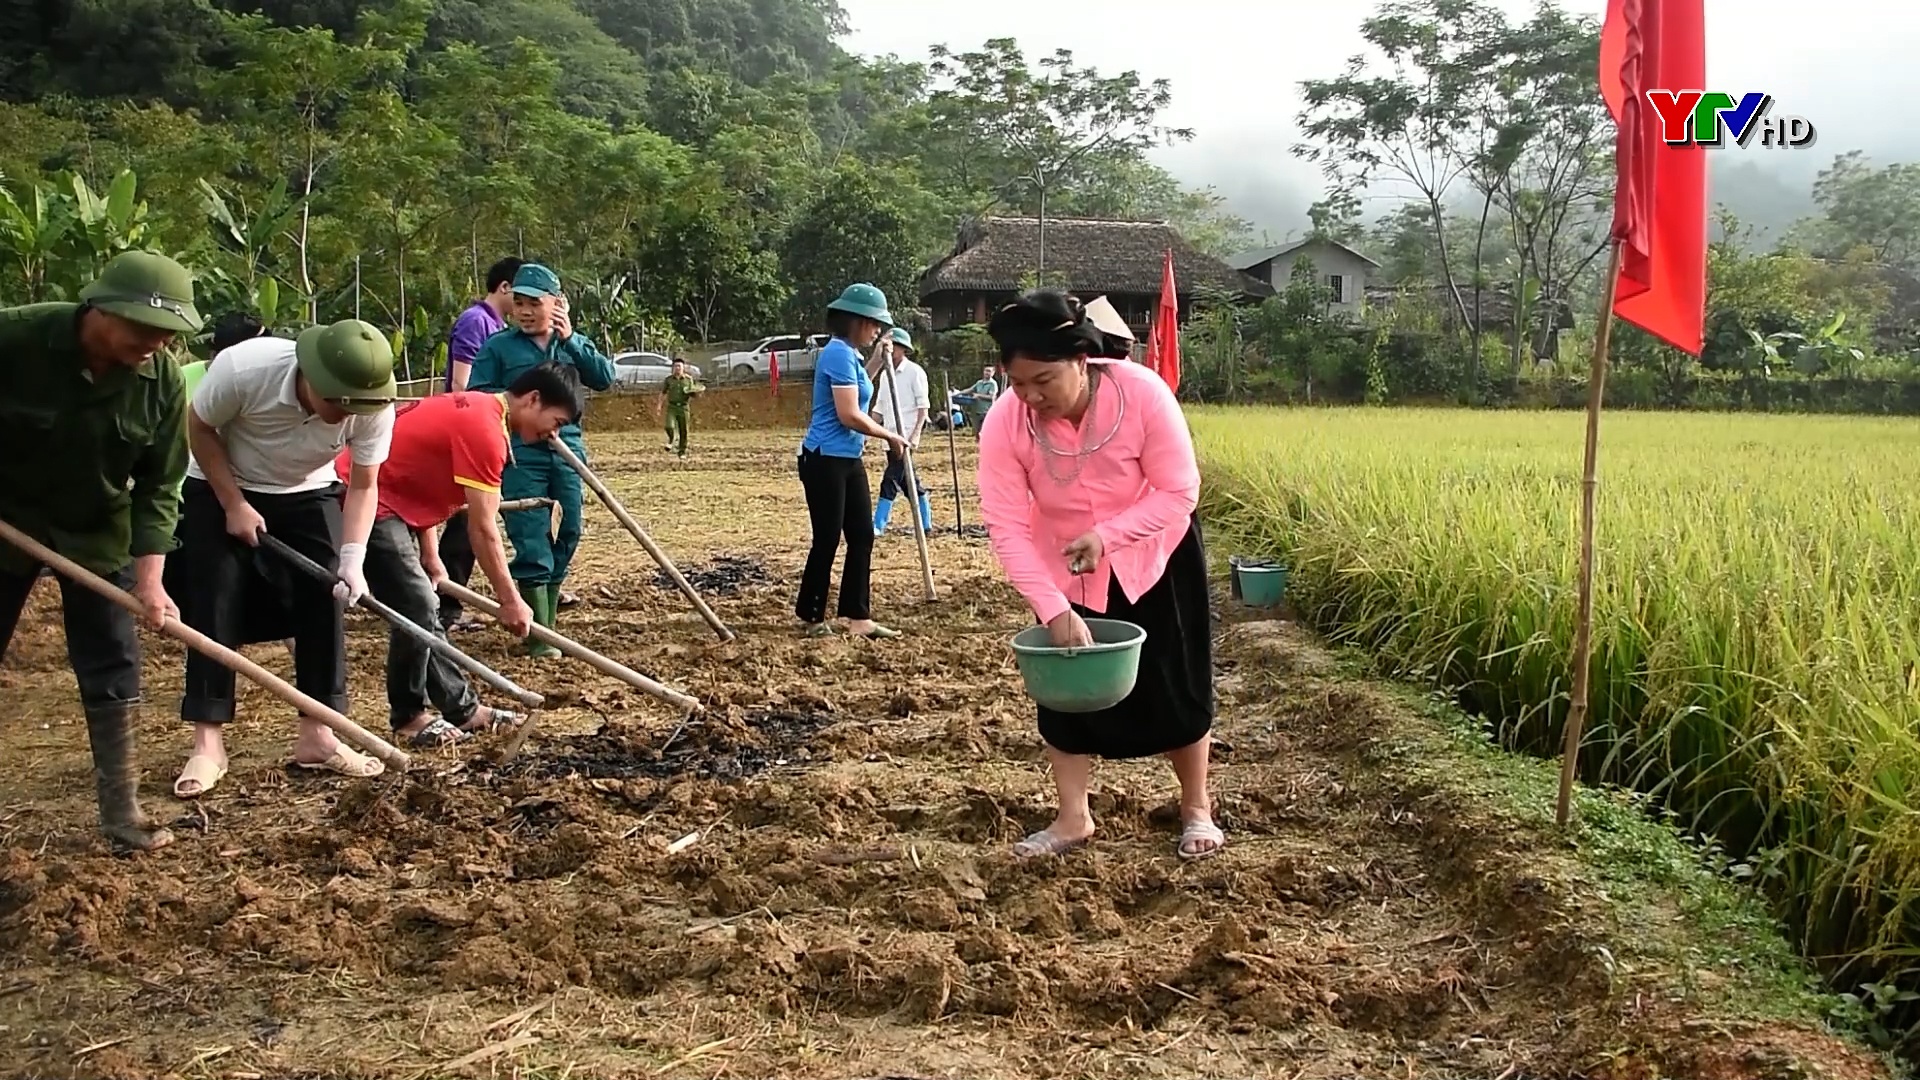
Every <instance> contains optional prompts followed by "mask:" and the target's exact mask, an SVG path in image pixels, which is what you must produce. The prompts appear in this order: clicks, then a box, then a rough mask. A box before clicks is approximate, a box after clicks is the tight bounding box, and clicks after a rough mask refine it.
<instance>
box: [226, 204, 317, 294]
mask: <svg viewBox="0 0 1920 1080" xmlns="http://www.w3.org/2000/svg"><path fill="white" fill-rule="evenodd" d="M200 198H201V201H202V202H203V203H204V204H205V208H206V214H207V222H208V224H209V225H210V226H211V227H212V229H211V231H212V234H213V237H214V239H215V240H216V241H217V242H218V243H219V245H220V247H221V248H222V249H223V250H224V251H226V252H228V253H230V254H231V255H235V256H238V260H237V261H238V262H239V274H238V276H239V278H240V279H241V281H242V282H243V283H244V284H245V286H246V290H247V292H248V293H252V292H253V291H254V287H255V284H256V282H257V281H258V280H259V278H260V277H261V276H262V275H265V274H267V273H268V267H270V266H271V265H272V262H273V247H274V242H275V241H276V240H278V239H280V238H282V237H284V236H285V235H286V234H287V232H288V231H289V230H290V229H292V227H293V224H294V221H295V219H296V218H298V216H299V214H300V208H301V205H302V204H303V203H304V202H305V200H304V199H301V198H297V197H294V196H290V195H289V194H288V193H287V182H286V180H285V179H282V180H280V181H279V182H278V183H276V184H274V185H273V189H272V190H270V191H268V192H267V194H266V197H265V198H263V199H262V200H261V201H260V203H259V204H258V205H257V206H252V207H249V206H248V205H247V202H246V200H245V199H243V198H242V197H241V196H240V195H239V194H237V193H228V192H222V191H221V190H220V189H219V188H216V187H214V186H213V185H212V184H209V183H207V182H206V181H205V180H202V181H200Z"/></svg>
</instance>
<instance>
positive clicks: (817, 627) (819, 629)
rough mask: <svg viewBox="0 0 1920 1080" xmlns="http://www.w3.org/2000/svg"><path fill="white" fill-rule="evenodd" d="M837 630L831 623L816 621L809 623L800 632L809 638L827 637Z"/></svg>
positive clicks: (837, 631)
mask: <svg viewBox="0 0 1920 1080" xmlns="http://www.w3.org/2000/svg"><path fill="white" fill-rule="evenodd" d="M839 632H840V631H839V629H838V628H836V627H835V626H834V625H833V624H832V623H827V622H817V623H811V624H809V625H808V626H807V628H806V629H805V630H803V631H801V634H802V635H803V636H805V637H810V638H827V637H832V636H833V635H835V634H837V633H839Z"/></svg>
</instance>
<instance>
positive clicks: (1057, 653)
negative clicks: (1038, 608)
mask: <svg viewBox="0 0 1920 1080" xmlns="http://www.w3.org/2000/svg"><path fill="white" fill-rule="evenodd" d="M1086 622H1087V632H1088V633H1090V634H1092V635H1093V644H1092V645H1083V646H1081V647H1080V648H1077V649H1062V648H1057V647H1055V646H1054V645H1053V644H1052V642H1051V640H1050V639H1049V638H1048V636H1047V628H1046V627H1044V626H1029V627H1028V628H1026V629H1025V630H1022V631H1020V632H1019V633H1018V634H1015V635H1014V636H1013V643H1012V644H1013V653H1014V658H1015V659H1016V660H1017V661H1018V662H1019V665H1020V677H1021V678H1022V679H1023V680H1025V681H1026V684H1027V696H1028V697H1030V698H1032V699H1033V700H1034V702H1035V703H1036V704H1038V705H1040V706H1041V707H1042V708H1047V709H1052V710H1054V711H1055V712H1066V713H1089V712H1099V711H1100V710H1101V709H1110V708H1112V707H1114V706H1115V705H1118V704H1120V703H1121V702H1122V701H1125V700H1126V699H1127V695H1128V694H1131V693H1133V683H1134V680H1135V679H1137V678H1138V677H1139V675H1140V646H1141V645H1142V644H1143V643H1144V642H1145V641H1146V640H1147V632H1146V631H1145V630H1143V629H1141V628H1140V627H1138V626H1135V625H1134V624H1132V623H1130V622H1121V621H1119V620H1118V619H1088V620H1087V621H1086Z"/></svg>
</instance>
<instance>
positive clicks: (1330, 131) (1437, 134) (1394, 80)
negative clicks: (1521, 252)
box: [1294, 0, 1500, 326]
mask: <svg viewBox="0 0 1920 1080" xmlns="http://www.w3.org/2000/svg"><path fill="white" fill-rule="evenodd" d="M1499 25H1500V16H1499V14H1498V12H1495V11H1491V10H1489V9H1488V8H1486V7H1483V6H1482V5H1481V4H1480V3H1479V2H1478V0H1394V2H1391V3H1388V4H1386V5H1384V6H1383V7H1381V8H1380V10H1379V11H1378V12H1376V13H1375V14H1374V15H1372V16H1371V17H1369V18H1368V19H1366V21H1364V22H1363V23H1361V27H1360V32H1361V35H1362V36H1363V37H1364V38H1365V39H1366V40H1367V42H1368V44H1369V45H1371V46H1372V47H1373V48H1374V50H1375V51H1376V52H1378V53H1379V54H1380V56H1381V57H1382V58H1383V59H1384V61H1385V65H1386V69H1385V71H1384V72H1383V73H1375V72H1374V70H1373V65H1372V64H1371V63H1370V62H1369V60H1368V58H1367V57H1366V56H1364V55H1362V56H1355V57H1353V58H1352V59H1350V60H1349V61H1348V62H1347V69H1346V71H1345V72H1344V73H1343V74H1341V75H1340V76H1338V77H1336V78H1332V79H1309V80H1307V81H1305V82H1303V83H1301V84H1300V86H1301V92H1302V94H1303V95H1304V97H1305V98H1306V108H1305V109H1303V110H1302V111H1301V113H1300V125H1301V127H1302V128H1303V129H1305V132H1306V134H1307V136H1308V140H1309V141H1305V142H1302V143H1300V144H1298V145H1296V146H1295V147H1294V153H1295V154H1297V155H1299V156H1300V157H1302V158H1304V159H1306V160H1308V161H1312V162H1316V163H1318V164H1319V165H1320V166H1321V168H1322V171H1323V172H1325V174H1326V176H1327V178H1328V180H1329V181H1330V182H1331V183H1332V184H1333V186H1334V187H1335V188H1337V189H1340V190H1358V189H1360V188H1362V187H1364V186H1365V185H1366V184H1367V183H1369V182H1379V181H1383V180H1384V181H1387V182H1398V183H1401V184H1403V185H1406V186H1408V187H1411V188H1412V194H1411V196H1406V197H1411V198H1416V199H1418V200H1419V201H1420V202H1422V203H1424V204H1425V205H1426V207H1427V210H1428V212H1429V216H1428V219H1427V220H1428V222H1429V224H1430V226H1431V227H1432V229H1433V239H1434V244H1435V246H1436V247H1437V248H1438V249H1439V256H1440V258H1439V269H1440V272H1441V274H1442V281H1443V282H1444V283H1445V285H1446V288H1447V291H1448V293H1449V294H1450V295H1451V297H1452V299H1453V303H1454V306H1455V307H1456V308H1458V310H1459V313H1460V319H1461V324H1462V325H1463V326H1466V325H1472V324H1473V318H1472V315H1471V313H1470V312H1469V311H1468V310H1467V304H1466V299H1465V297H1464V296H1463V295H1462V294H1461V291H1460V287H1459V283H1458V281H1457V279H1456V277H1455V274H1454V270H1453V266H1452V261H1451V259H1450V257H1449V252H1448V238H1447V235H1446V229H1445V227H1444V226H1445V222H1446V219H1447V214H1446V204H1447V200H1448V195H1449V192H1450V190H1451V189H1452V187H1453V184H1454V183H1455V181H1457V180H1458V179H1459V178H1460V177H1461V175H1462V174H1463V173H1464V172H1465V171H1466V170H1467V169H1468V167H1469V166H1470V163H1471V162H1470V157H1469V154H1468V152H1467V151H1466V150H1465V148H1464V147H1463V146H1462V145H1461V141H1460V136H1461V134H1462V133H1463V132H1464V131H1466V130H1467V129H1468V128H1469V127H1470V126H1471V125H1472V122H1473V117H1474V114H1475V109H1476V106H1477V103H1478V102H1479V101H1480V99H1481V96H1482V95H1483V94H1484V93H1485V89H1486V83H1485V66H1486V59H1487V57H1486V46H1487V42H1488V39H1489V37H1490V35H1491V34H1492V33H1493V32H1494V31H1495V30H1496V29H1497V28H1498V26H1499Z"/></svg>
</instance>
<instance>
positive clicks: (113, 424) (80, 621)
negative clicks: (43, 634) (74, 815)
mask: <svg viewBox="0 0 1920 1080" xmlns="http://www.w3.org/2000/svg"><path fill="white" fill-rule="evenodd" d="M200 325H201V320H200V313H199V312H198V311H196V310H195V309H194V306H193V276H192V275H191V274H190V273H188V272H187V270H186V268H185V267H183V266H181V265H180V264H179V263H177V262H174V261H173V260H172V259H169V258H166V257H165V256H161V255H155V254H153V253H151V252H144V251H135V252H127V253H125V254H122V255H119V256H117V257H115V258H114V260H113V261H112V262H110V263H108V264H107V266H106V268H105V269H104V270H102V271H101V273H100V277H99V278H98V279H97V280H95V281H94V282H93V283H92V284H91V285H88V286H87V287H86V288H85V289H83V290H81V292H80V302H79V303H78V304H67V303H57V304H29V305H27V306H25V307H15V308H4V309H0V520H4V521H5V522H7V523H8V524H9V525H12V526H13V527H14V528H16V529H19V530H20V531H22V532H24V533H26V534H27V535H29V536H31V537H33V538H34V539H35V540H38V541H39V542H40V543H42V544H44V545H46V546H48V547H50V548H52V549H53V550H54V551H56V552H58V553H60V554H61V555H64V556H66V557H67V558H69V559H72V560H73V561H74V562H76V563H79V564H80V565H81V566H83V567H85V568H86V569H88V570H91V571H93V572H94V573H96V574H99V575H101V576H102V577H105V578H106V579H107V580H109V581H111V582H113V583H114V584H115V585H118V586H120V587H121V588H123V589H127V590H130V591H131V592H132V593H133V595H134V597H135V598H136V599H138V600H139V601H140V605H141V607H142V608H143V609H144V611H145V614H146V618H147V620H148V621H149V622H151V623H153V624H154V625H156V626H157V625H160V624H161V623H162V622H164V621H165V620H166V619H168V618H172V617H177V616H178V614H179V611H178V609H177V608H176V607H175V606H174V603H173V600H172V599H171V598H170V597H169V596H168V595H167V590H166V586H165V583H164V577H163V569H164V565H165V559H166V553H167V551H168V550H169V549H170V548H171V547H172V546H173V530H174V523H175V520H176V519H177V517H178V516H179V512H180V479H181V477H182V476H184V475H185V473H186V468H187V443H186V436H185V434H184V432H183V430H182V428H183V425H184V424H185V416H186V390H185V387H184V385H183V383H182V381H181V377H180V371H179V369H178V368H177V367H175V366H174V364H173V363H172V362H171V361H170V360H168V359H166V358H165V357H163V356H160V355H158V354H159V353H160V352H161V351H162V350H164V349H166V348H167V347H168V346H169V345H171V344H172V342H173V339H174V338H175V336H177V335H179V334H189V333H194V332H196V331H198V330H199V329H200ZM39 571H40V567H39V565H38V564H37V563H35V562H34V560H33V559H32V558H30V557H28V556H27V555H26V554H25V553H23V552H20V551H17V550H15V549H14V548H13V547H11V546H10V545H7V544H5V543H0V660H4V659H5V656H6V652H7V645H8V643H9V642H10V641H11V640H12V638H13V631H14V627H15V626H17V625H18V624H19V621H20V612H21V611H22V609H23V608H24V607H25V606H26V602H27V596H28V594H30V593H31V592H32V591H33V586H34V582H35V581H36V580H37V579H38V578H39ZM60 599H61V608H62V618H63V621H64V622H65V624H66V635H67V656H68V658H69V660H70V661H71V663H72V665H73V674H74V679H75V681H76V682H78V683H79V689H80V704H81V708H82V709H83V710H84V712H85V714H86V719H87V738H88V741H89V742H90V743H91V744H92V749H93V766H94V794H95V798H96V799H97V800H98V802H99V806H100V828H101V831H102V832H104V833H106V835H107V837H108V838H109V839H110V840H111V841H113V843H115V844H116V845H119V846H122V847H128V848H135V849H143V850H145V849H152V848H157V847H161V846H163V845H165V844H168V843H170V842H172V840H173V835H172V834H171V833H169V832H168V831H167V830H166V829H164V828H161V827H160V826H158V825H156V824H155V823H154V822H153V821H152V820H151V819H149V818H148V817H147V816H146V814H145V813H143V812H142V811H141V808H140V804H139V800H138V799H137V798H136V797H135V791H136V789H137V788H138V787H139V772H138V770H137V769H136V768H135V766H134V761H133V731H134V726H135V719H136V711H137V709H138V707H139V702H140V697H141V686H140V637H139V634H138V632H137V630H136V628H135V625H134V617H133V615H132V614H131V613H130V612H128V611H127V610H126V609H124V608H122V607H120V606H119V605H117V604H114V603H112V602H111V601H109V600H106V599H104V598H102V597H100V596H98V595H96V594H95V593H92V592H89V591H88V590H87V589H86V588H85V587H83V586H81V585H78V584H77V583H75V582H72V581H68V580H66V579H64V578H62V579H60Z"/></svg>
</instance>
